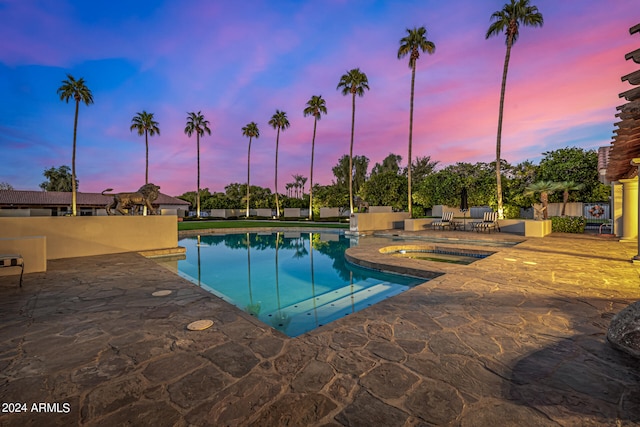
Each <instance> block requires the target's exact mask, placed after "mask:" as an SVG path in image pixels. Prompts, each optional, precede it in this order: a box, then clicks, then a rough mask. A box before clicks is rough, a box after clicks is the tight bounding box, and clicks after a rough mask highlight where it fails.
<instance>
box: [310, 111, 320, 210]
mask: <svg viewBox="0 0 640 427" xmlns="http://www.w3.org/2000/svg"><path fill="white" fill-rule="evenodd" d="M317 123H318V118H317V117H315V118H314V119H313V139H312V140H311V173H310V181H311V183H310V184H309V221H311V220H313V152H314V150H315V146H316V125H317Z"/></svg>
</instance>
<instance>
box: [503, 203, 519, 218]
mask: <svg viewBox="0 0 640 427" xmlns="http://www.w3.org/2000/svg"><path fill="white" fill-rule="evenodd" d="M502 209H504V211H503V214H504V217H505V218H506V219H515V218H520V208H519V207H518V206H514V205H504V206H503V207H502Z"/></svg>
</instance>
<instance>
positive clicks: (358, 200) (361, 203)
mask: <svg viewBox="0 0 640 427" xmlns="http://www.w3.org/2000/svg"><path fill="white" fill-rule="evenodd" d="M353 202H354V204H355V205H356V208H358V212H360V213H362V212H369V202H367V201H365V200H364V199H363V198H362V197H360V196H355V197H354V198H353Z"/></svg>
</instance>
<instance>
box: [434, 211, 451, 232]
mask: <svg viewBox="0 0 640 427" xmlns="http://www.w3.org/2000/svg"><path fill="white" fill-rule="evenodd" d="M452 223H453V212H445V213H443V214H442V218H441V219H439V220H437V221H434V222H432V223H431V226H432V227H433V228H434V229H435V228H436V227H440V228H442V229H443V230H444V228H445V227H451V224H452Z"/></svg>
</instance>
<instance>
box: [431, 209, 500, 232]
mask: <svg viewBox="0 0 640 427" xmlns="http://www.w3.org/2000/svg"><path fill="white" fill-rule="evenodd" d="M469 224H470V225H471V231H474V230H475V231H476V232H480V231H485V230H486V231H487V232H489V233H491V230H496V229H497V230H498V231H500V225H499V224H498V212H485V213H484V216H483V218H482V221H472V222H470V223H469ZM431 226H432V227H433V229H434V230H435V229H438V228H439V229H442V230H444V229H445V228H448V229H449V230H461V231H466V228H467V227H466V221H460V220H459V219H458V220H455V219H453V212H445V213H443V214H442V218H440V219H439V220H437V221H434V222H433V223H431Z"/></svg>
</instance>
